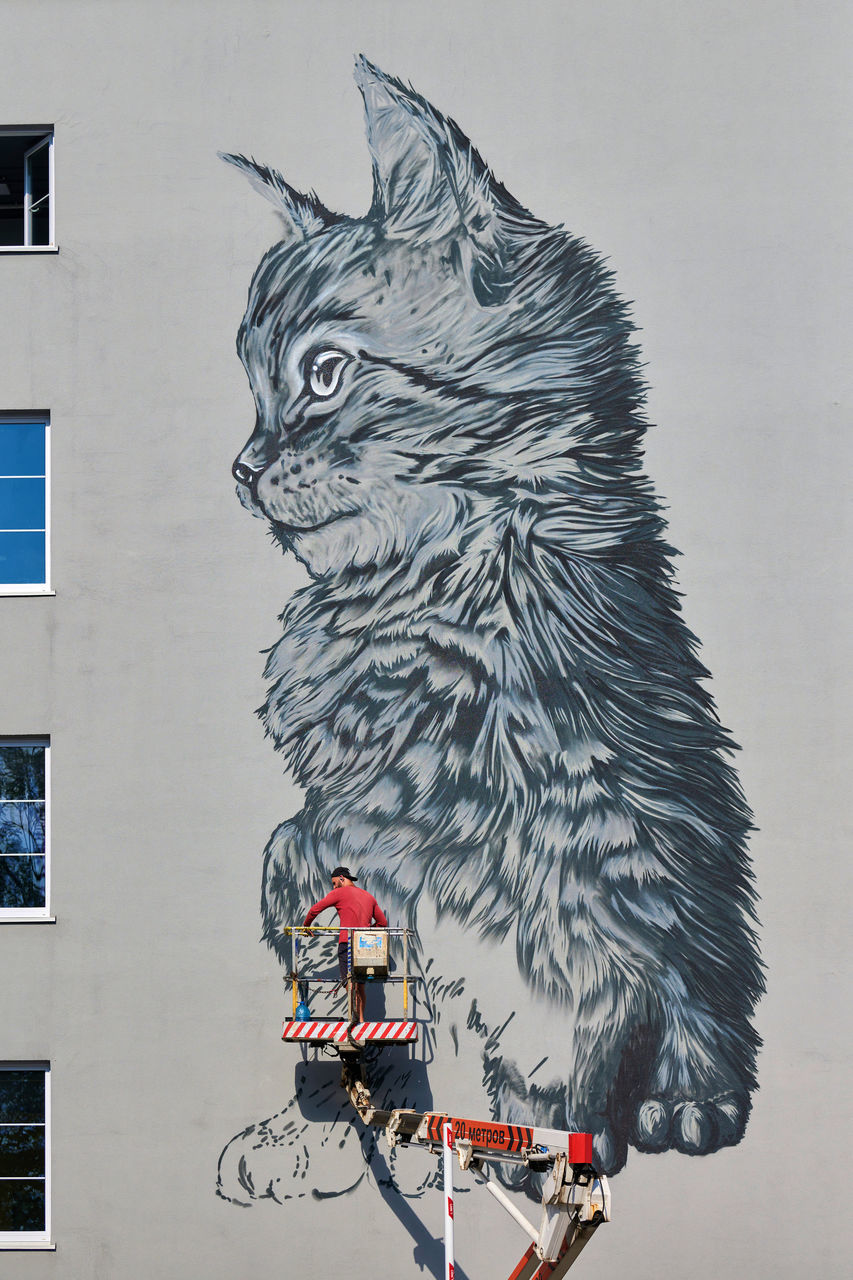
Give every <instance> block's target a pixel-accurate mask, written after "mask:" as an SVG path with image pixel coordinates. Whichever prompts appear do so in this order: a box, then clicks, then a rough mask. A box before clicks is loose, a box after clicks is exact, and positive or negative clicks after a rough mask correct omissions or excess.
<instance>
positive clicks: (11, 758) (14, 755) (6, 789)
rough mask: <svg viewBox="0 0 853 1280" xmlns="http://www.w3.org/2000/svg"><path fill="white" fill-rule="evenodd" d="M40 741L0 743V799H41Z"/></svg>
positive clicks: (42, 766) (42, 768)
mask: <svg viewBox="0 0 853 1280" xmlns="http://www.w3.org/2000/svg"><path fill="white" fill-rule="evenodd" d="M45 750H46V748H45V747H44V746H42V745H41V744H31V743H27V744H24V743H22V742H0V800H43V799H44V754H45Z"/></svg>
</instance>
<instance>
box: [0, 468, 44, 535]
mask: <svg viewBox="0 0 853 1280" xmlns="http://www.w3.org/2000/svg"><path fill="white" fill-rule="evenodd" d="M43 528H44V480H5V479H0V529H43Z"/></svg>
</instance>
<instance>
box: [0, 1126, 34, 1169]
mask: <svg viewBox="0 0 853 1280" xmlns="http://www.w3.org/2000/svg"><path fill="white" fill-rule="evenodd" d="M44 1133H45V1129H44V1125H43V1124H16V1125H10V1126H5V1125H4V1126H0V1178H43V1177H44Z"/></svg>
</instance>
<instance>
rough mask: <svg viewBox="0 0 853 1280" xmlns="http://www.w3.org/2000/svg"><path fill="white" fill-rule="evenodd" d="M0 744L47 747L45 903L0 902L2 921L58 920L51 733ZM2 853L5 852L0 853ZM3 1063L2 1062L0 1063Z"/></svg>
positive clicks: (9, 737) (2, 739) (5, 737)
mask: <svg viewBox="0 0 853 1280" xmlns="http://www.w3.org/2000/svg"><path fill="white" fill-rule="evenodd" d="M0 746H6V747H41V746H43V747H44V906H43V907H4V906H3V904H2V903H0V925H3V924H27V923H28V922H43V921H49V922H50V923H51V924H52V923H54V922H55V920H56V917H55V916H52V915H51V913H50V880H51V856H50V854H51V849H50V845H51V838H50V837H51V813H50V810H51V804H50V737H49V736H48V735H47V734H32V735H15V734H2V735H0ZM0 856H2V855H0ZM0 1065H2V1064H0Z"/></svg>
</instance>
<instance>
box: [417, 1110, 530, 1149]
mask: <svg viewBox="0 0 853 1280" xmlns="http://www.w3.org/2000/svg"><path fill="white" fill-rule="evenodd" d="M424 1119H425V1121H426V1133H425V1136H426V1138H427V1139H428V1140H429V1141H430V1142H441V1140H442V1138H441V1127H442V1125H443V1124H447V1122H448V1121H450V1124H451V1133H452V1138H453V1142H454V1144H455V1143H456V1142H459V1141H462V1142H471V1143H472V1144H473V1145H474V1146H475V1147H480V1148H482V1149H483V1150H484V1151H511V1152H514V1151H521V1149H522V1148H523V1147H528V1148H529V1147H532V1146H533V1130H532V1129H531V1128H528V1126H527V1125H522V1124H498V1123H497V1121H494V1120H465V1119H463V1118H462V1117H461V1116H447V1115H441V1114H438V1113H436V1112H429V1113H428V1114H427V1115H426V1116H425V1117H424Z"/></svg>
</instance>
